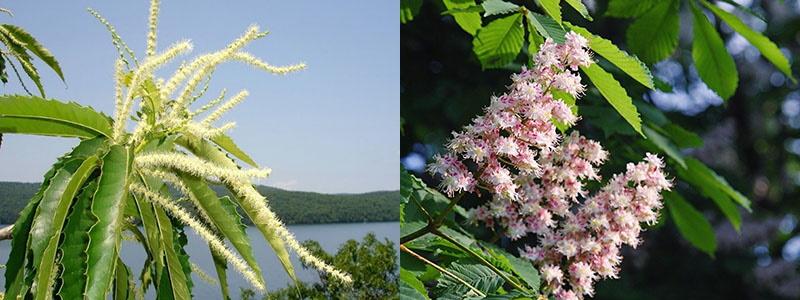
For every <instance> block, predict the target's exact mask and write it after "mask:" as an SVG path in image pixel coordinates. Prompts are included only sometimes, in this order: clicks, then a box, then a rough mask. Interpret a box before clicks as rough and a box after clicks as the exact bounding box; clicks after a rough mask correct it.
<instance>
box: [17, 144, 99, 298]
mask: <svg viewBox="0 0 800 300" xmlns="http://www.w3.org/2000/svg"><path fill="white" fill-rule="evenodd" d="M98 160H99V158H98V157H97V156H96V155H93V156H90V157H89V158H87V159H86V160H84V161H83V162H82V163H81V164H80V166H79V167H78V168H77V169H76V170H75V172H73V173H72V174H70V178H69V180H68V182H67V185H66V186H65V187H64V189H63V190H62V191H61V194H59V195H55V196H56V197H58V199H56V202H55V203H53V204H54V205H53V206H52V207H50V208H51V210H49V211H48V210H47V208H48V206H50V202H47V203H46V202H45V201H43V202H42V204H41V205H39V209H40V210H39V212H37V216H36V219H35V220H34V226H33V227H32V230H35V231H34V232H37V236H36V237H34V235H33V234H32V235H31V236H32V240H31V247H32V248H33V245H34V244H37V245H43V246H44V250H43V252H42V253H41V257H38V262H37V256H36V252H34V260H33V262H34V266H35V268H36V278H35V279H34V283H35V286H36V293H35V294H34V295H35V298H34V299H47V298H50V297H52V291H51V289H52V288H53V285H52V284H50V281H51V278H53V272H57V271H56V270H54V268H53V267H54V266H55V264H56V261H55V260H56V252H57V250H58V241H59V239H60V238H61V232H62V228H63V227H64V222H65V220H66V217H67V212H68V211H69V208H70V206H71V205H72V202H73V199H74V198H75V196H77V195H78V192H79V191H80V189H81V187H83V185H84V183H85V182H86V180H87V179H88V178H89V176H90V175H91V174H92V172H93V171H94V170H95V169H96V168H97V162H98ZM62 170H64V169H62ZM57 177H58V174H56V177H55V178H57ZM51 187H52V185H51ZM48 190H50V189H48ZM45 196H48V193H47V192H45ZM46 198H47V197H45V199H46ZM42 219H46V220H47V221H46V222H37V221H38V220H42ZM43 223H47V224H48V225H47V226H49V227H50V228H47V229H44V228H40V227H42V226H37V225H40V224H43ZM40 233H43V234H44V235H43V236H39V234H40ZM65 234H67V235H69V234H71V233H70V232H66V233H65ZM76 234H82V232H78V233H76Z"/></svg>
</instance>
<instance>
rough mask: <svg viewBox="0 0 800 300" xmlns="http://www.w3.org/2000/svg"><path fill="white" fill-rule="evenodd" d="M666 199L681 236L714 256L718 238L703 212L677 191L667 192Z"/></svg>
mask: <svg viewBox="0 0 800 300" xmlns="http://www.w3.org/2000/svg"><path fill="white" fill-rule="evenodd" d="M664 200H665V201H664V202H666V204H667V209H668V210H669V213H670V216H671V217H672V220H673V221H675V227H677V228H678V232H680V233H681V236H683V237H684V238H685V239H686V240H687V241H689V243H691V244H692V246H694V247H695V248H697V249H699V250H700V251H703V252H705V253H706V254H708V256H711V257H714V251H716V250H717V238H716V237H715V236H714V229H713V228H712V227H711V224H710V223H709V222H708V220H706V218H705V217H704V216H703V214H702V213H700V212H699V211H697V209H695V208H694V207H693V206H692V205H691V204H689V202H687V201H686V200H685V199H683V197H681V195H679V194H678V193H676V192H673V191H670V192H665V193H664Z"/></svg>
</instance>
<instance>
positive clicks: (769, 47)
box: [700, 0, 797, 82]
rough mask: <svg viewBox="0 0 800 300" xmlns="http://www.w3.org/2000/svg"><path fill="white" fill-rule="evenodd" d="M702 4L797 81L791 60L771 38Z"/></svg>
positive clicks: (721, 11)
mask: <svg viewBox="0 0 800 300" xmlns="http://www.w3.org/2000/svg"><path fill="white" fill-rule="evenodd" d="M700 2H701V3H702V4H703V5H704V6H705V7H706V8H708V9H709V10H710V11H711V12H713V13H714V14H715V15H716V16H717V17H719V18H720V19H721V20H722V21H723V22H725V24H728V26H730V27H731V28H732V29H733V30H735V31H736V32H737V33H739V34H740V35H742V37H744V38H745V39H746V40H747V41H748V42H750V44H752V45H753V46H754V47H756V49H758V51H760V52H761V55H763V56H764V58H766V59H767V60H768V61H769V62H771V63H772V64H773V65H775V67H776V68H778V70H779V71H781V72H783V74H785V75H786V76H788V77H789V78H791V79H792V81H795V82H796V81H797V80H796V79H795V78H794V75H792V69H791V66H790V65H789V60H788V59H787V58H786V56H784V55H783V53H781V50H780V49H778V46H776V45H775V43H773V42H772V41H771V40H770V39H769V38H767V37H765V36H764V35H762V34H761V33H758V32H756V31H755V30H753V29H751V28H750V27H749V26H747V25H746V24H744V22H742V20H740V19H739V18H738V17H736V16H735V15H733V14H731V13H729V12H726V11H724V10H722V9H720V8H719V7H717V6H714V5H712V4H710V3H708V2H707V1H703V0H701V1H700Z"/></svg>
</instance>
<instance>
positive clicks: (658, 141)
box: [642, 126, 686, 168]
mask: <svg viewBox="0 0 800 300" xmlns="http://www.w3.org/2000/svg"><path fill="white" fill-rule="evenodd" d="M642 131H643V132H644V136H646V137H647V141H648V142H650V143H652V144H653V145H655V146H656V147H657V148H658V149H661V151H662V152H664V154H666V155H667V156H669V157H670V158H672V159H674V160H675V162H677V163H678V164H679V165H680V166H681V167H684V168H685V167H686V162H685V161H684V160H683V155H682V154H681V152H680V150H678V149H677V148H676V147H675V145H673V144H672V143H671V142H670V141H669V140H667V138H666V137H664V136H663V135H661V134H660V133H658V131H656V130H654V129H652V128H650V127H649V126H643V127H642Z"/></svg>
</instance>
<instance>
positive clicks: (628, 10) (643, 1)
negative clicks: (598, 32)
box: [605, 0, 660, 18]
mask: <svg viewBox="0 0 800 300" xmlns="http://www.w3.org/2000/svg"><path fill="white" fill-rule="evenodd" d="M659 1H660V0H611V1H609V2H608V9H606V13H605V15H606V16H610V17H617V18H635V17H639V16H641V15H643V14H644V13H646V12H647V11H648V10H650V9H651V8H653V5H655V4H656V3H658V2H659Z"/></svg>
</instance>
